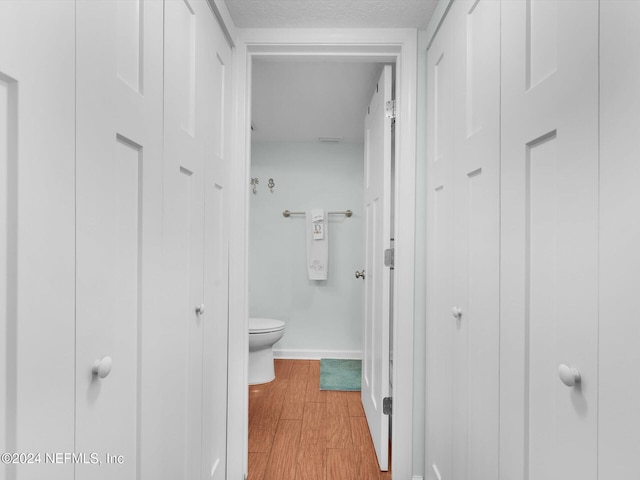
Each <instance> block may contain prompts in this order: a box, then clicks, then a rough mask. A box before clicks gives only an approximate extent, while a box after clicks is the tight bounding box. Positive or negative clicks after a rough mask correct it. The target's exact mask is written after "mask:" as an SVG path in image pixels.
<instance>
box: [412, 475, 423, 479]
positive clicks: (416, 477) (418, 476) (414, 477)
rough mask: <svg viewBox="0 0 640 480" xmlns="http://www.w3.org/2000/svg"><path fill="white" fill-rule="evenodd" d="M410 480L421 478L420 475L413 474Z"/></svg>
mask: <svg viewBox="0 0 640 480" xmlns="http://www.w3.org/2000/svg"><path fill="white" fill-rule="evenodd" d="M411 480H423V478H422V475H414V476H413V477H411Z"/></svg>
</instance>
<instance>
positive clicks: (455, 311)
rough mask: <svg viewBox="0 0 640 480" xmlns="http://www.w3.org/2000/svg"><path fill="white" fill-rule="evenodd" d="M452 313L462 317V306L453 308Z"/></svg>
mask: <svg viewBox="0 0 640 480" xmlns="http://www.w3.org/2000/svg"><path fill="white" fill-rule="evenodd" d="M451 315H453V316H454V318H458V319H459V318H460V317H462V309H461V308H460V307H453V308H452V309H451Z"/></svg>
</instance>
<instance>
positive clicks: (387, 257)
mask: <svg viewBox="0 0 640 480" xmlns="http://www.w3.org/2000/svg"><path fill="white" fill-rule="evenodd" d="M394 262H395V249H393V248H387V249H386V250H385V251H384V266H385V267H390V268H391V269H393V267H394Z"/></svg>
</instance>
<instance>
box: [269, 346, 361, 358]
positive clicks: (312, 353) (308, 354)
mask: <svg viewBox="0 0 640 480" xmlns="http://www.w3.org/2000/svg"><path fill="white" fill-rule="evenodd" d="M273 356H274V358H286V359H289V360H320V359H321V358H340V359H354V360H362V351H361V350H294V349H279V348H274V349H273Z"/></svg>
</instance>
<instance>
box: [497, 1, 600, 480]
mask: <svg viewBox="0 0 640 480" xmlns="http://www.w3.org/2000/svg"><path fill="white" fill-rule="evenodd" d="M501 31H502V54H501V56H502V58H501V64H502V86H501V88H502V102H501V103H502V109H501V112H502V131H501V149H502V151H501V156H502V161H501V212H502V214H501V324H500V325H501V328H500V378H501V381H500V385H501V398H500V408H501V414H500V419H501V421H500V425H501V431H500V442H501V447H500V459H501V472H500V473H501V478H505V479H509V480H511V479H518V478H527V479H529V480H538V479H540V480H542V479H544V480H550V479H551V480H553V479H558V480H560V479H565V478H581V479H595V478H596V475H597V465H596V461H597V460H596V459H597V425H596V418H597V408H598V405H597V392H598V390H597V388H598V364H597V348H598V339H597V328H598V313H597V311H598V304H597V302H598V265H597V253H598V243H597V242H598V215H597V213H598V140H597V139H598V105H597V98H598V77H597V68H598V55H597V51H598V50H597V49H598V2H596V1H583V2H577V1H543V0H531V1H529V2H524V1H518V2H503V3H502V27H501ZM562 365H565V366H567V367H571V368H577V369H578V370H579V372H580V373H581V380H582V381H581V382H579V383H576V384H575V385H574V386H572V387H570V386H566V385H565V384H564V383H563V382H562V381H561V380H560V377H559V368H560V367H561V366H562ZM567 381H568V380H567Z"/></svg>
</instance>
